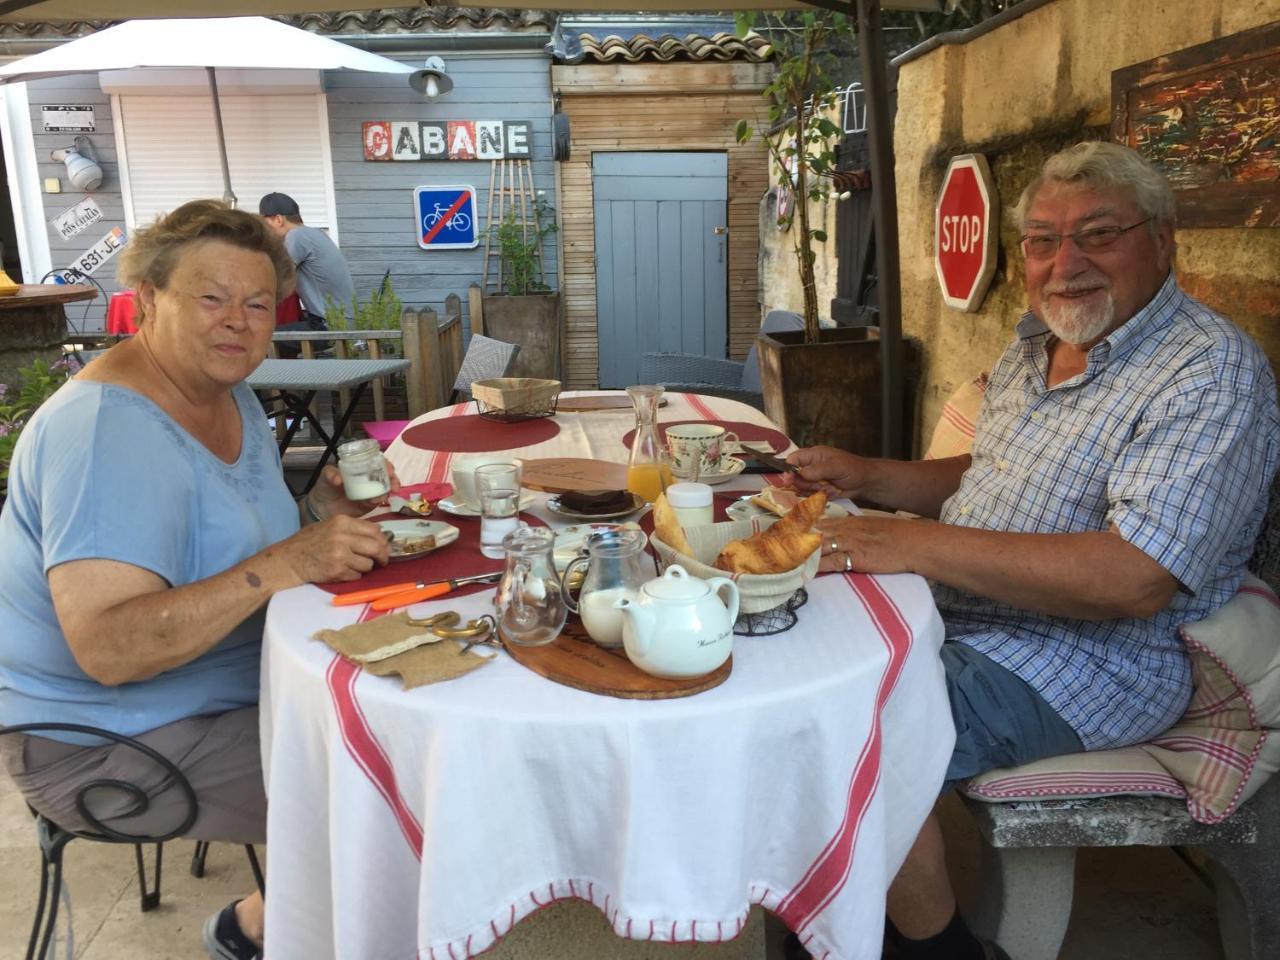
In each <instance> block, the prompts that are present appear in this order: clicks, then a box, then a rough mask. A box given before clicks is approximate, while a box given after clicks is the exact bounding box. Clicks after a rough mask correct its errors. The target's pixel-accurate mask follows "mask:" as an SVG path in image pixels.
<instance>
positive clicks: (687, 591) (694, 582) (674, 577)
mask: <svg viewBox="0 0 1280 960" xmlns="http://www.w3.org/2000/svg"><path fill="white" fill-rule="evenodd" d="M641 589H642V590H643V591H644V592H645V593H647V594H648V595H649V596H651V597H653V598H654V599H655V600H697V599H698V598H699V597H705V596H706V595H707V594H708V593H709V592H710V591H711V587H710V586H708V584H707V581H705V580H701V579H699V578H698V577H695V576H693V575H692V574H690V573H689V571H687V570H686V569H685V568H684V567H682V566H680V564H678V563H673V564H672V565H671V566H669V567H667V572H666V573H664V574H663V575H662V576H660V577H658V578H657V579H655V580H650V581H649V582H648V583H646V584H645V585H644V586H643V587H641Z"/></svg>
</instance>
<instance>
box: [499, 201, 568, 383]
mask: <svg viewBox="0 0 1280 960" xmlns="http://www.w3.org/2000/svg"><path fill="white" fill-rule="evenodd" d="M553 214H554V211H553V210H552V209H551V207H549V206H548V205H547V202H546V200H545V199H543V197H542V195H541V194H538V196H537V197H536V198H535V199H534V210H533V221H532V222H528V221H522V220H520V219H518V218H517V217H516V214H515V211H513V210H512V211H508V212H507V214H506V216H505V217H503V218H502V220H501V221H499V222H498V223H495V224H492V225H491V226H490V227H489V231H490V240H491V242H492V243H493V244H494V245H495V246H496V248H497V254H498V263H499V270H500V273H499V277H500V289H501V292H500V293H487V294H485V296H484V305H483V312H484V332H485V334H487V335H488V336H491V337H494V338H495V339H498V340H505V341H506V342H507V343H518V344H520V354H519V356H517V357H516V362H515V364H514V365H513V366H512V368H511V376H513V377H543V378H546V379H555V378H556V376H557V373H558V371H559V367H560V295H559V294H558V293H555V292H554V291H552V290H551V288H550V287H548V286H547V285H546V284H545V283H544V282H543V280H542V258H541V256H540V255H539V251H540V250H541V248H542V242H543V240H545V239H546V238H547V237H548V236H550V235H551V234H553V233H555V232H556V224H555V218H554V216H553Z"/></svg>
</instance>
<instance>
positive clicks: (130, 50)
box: [0, 17, 414, 206]
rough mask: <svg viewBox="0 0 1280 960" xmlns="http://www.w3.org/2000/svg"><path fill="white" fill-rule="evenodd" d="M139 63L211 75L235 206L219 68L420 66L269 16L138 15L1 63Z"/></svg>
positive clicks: (92, 68)
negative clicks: (154, 17)
mask: <svg viewBox="0 0 1280 960" xmlns="http://www.w3.org/2000/svg"><path fill="white" fill-rule="evenodd" d="M139 67H157V68H168V69H175V68H192V67H196V68H203V69H204V70H206V71H207V73H208V77H209V94H210V96H211V97H212V98H213V119H214V124H215V126H216V128H217V134H218V152H219V160H220V161H221V163H222V186H223V194H222V198H223V200H225V201H226V202H227V203H229V204H231V205H232V206H234V205H235V203H236V195H235V193H234V192H233V191H232V189H231V171H230V169H229V167H228V165H227V144H226V138H225V136H224V134H223V130H222V107H221V104H220V103H219V101H218V78H217V68H219V67H223V68H228V67H232V68H249V69H259V70H260V69H290V70H359V71H363V72H365V73H400V74H405V75H408V74H411V73H413V71H414V68H413V67H411V66H407V65H405V64H402V63H397V62H396V61H394V60H390V59H388V58H387V57H380V56H378V55H377V54H375V53H369V52H367V51H365V50H359V49H357V48H356V47H353V46H351V45H349V44H346V43H340V42H338V41H337V40H330V39H328V38H327V37H320V36H317V35H315V34H314V33H308V32H307V31H306V30H299V29H298V28H296V27H291V26H289V25H287V24H284V23H278V22H276V21H275V20H268V19H267V18H266V17H218V18H207V19H198V20H131V21H129V22H128V23H122V24H120V25H118V26H115V27H108V28H107V29H106V30H100V31H98V32H97V33H92V34H90V35H89V36H87V37H81V38H80V39H79V40H73V41H71V42H70V43H65V44H63V45H61V46H59V47H55V48H53V49H52V50H46V51H44V52H43V53H37V54H35V55H33V56H30V57H24V58H23V59H21V60H15V61H14V62H13V63H10V64H7V65H5V66H4V67H0V83H20V82H22V81H25V80H42V79H45V78H48V77H63V76H67V75H69V74H76V73H98V72H100V71H103V70H132V69H135V68H139Z"/></svg>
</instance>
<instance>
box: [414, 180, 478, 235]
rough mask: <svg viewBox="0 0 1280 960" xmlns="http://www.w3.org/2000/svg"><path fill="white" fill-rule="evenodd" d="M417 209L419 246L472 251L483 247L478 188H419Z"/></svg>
mask: <svg viewBox="0 0 1280 960" xmlns="http://www.w3.org/2000/svg"><path fill="white" fill-rule="evenodd" d="M413 209H414V211H415V212H416V215H417V219H418V246H420V247H421V248H422V249H423V250H469V249H471V248H472V247H474V246H476V245H477V244H479V242H480V237H479V232H478V231H477V225H476V189H475V187H471V186H430V187H417V188H415V189H414V191H413Z"/></svg>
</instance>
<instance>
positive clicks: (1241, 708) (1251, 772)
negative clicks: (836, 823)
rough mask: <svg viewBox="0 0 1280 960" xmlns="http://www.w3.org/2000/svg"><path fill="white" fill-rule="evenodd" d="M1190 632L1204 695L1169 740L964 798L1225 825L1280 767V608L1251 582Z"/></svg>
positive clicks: (1063, 765)
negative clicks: (1173, 802)
mask: <svg viewBox="0 0 1280 960" xmlns="http://www.w3.org/2000/svg"><path fill="white" fill-rule="evenodd" d="M1181 632H1182V639H1183V642H1184V643H1185V644H1186V646H1187V649H1188V651H1190V653H1191V664H1192V673H1193V677H1194V682H1195V692H1194V693H1193V695H1192V698H1191V705H1190V707H1189V708H1188V709H1187V712H1186V713H1185V714H1184V715H1183V717H1182V719H1181V720H1179V721H1178V722H1177V723H1176V724H1174V725H1173V727H1171V728H1170V729H1169V730H1166V731H1165V732H1164V733H1163V734H1161V735H1160V736H1158V737H1155V738H1154V739H1152V740H1151V741H1149V742H1147V743H1143V744H1138V745H1135V746H1131V747H1121V748H1119V749H1115V750H1097V751H1093V752H1090V753H1077V754H1071V755H1069V756H1065V757H1051V758H1049V759H1047V760H1039V761H1036V762H1035V763H1029V764H1026V765H1024V766H1021V767H1015V768H1010V769H1003V770H992V771H990V772H988V773H985V774H982V775H981V776H979V777H975V778H974V779H973V780H971V781H970V782H969V784H968V786H967V787H966V788H965V793H967V794H968V795H969V796H971V797H974V798H976V799H978V800H989V801H1004V800H1049V799H1067V798H1073V797H1074V798H1084V797H1102V796H1112V795H1116V794H1141V795H1146V796H1165V797H1184V798H1185V799H1186V801H1187V811H1188V813H1190V815H1191V816H1192V818H1193V819H1195V820H1198V821H1200V822H1201V823H1216V822H1217V821H1219V820H1222V819H1224V818H1225V817H1226V816H1228V815H1229V814H1230V813H1231V811H1233V810H1234V809H1235V808H1236V807H1237V806H1238V805H1239V804H1241V803H1242V802H1244V801H1245V800H1247V799H1248V798H1249V797H1250V796H1252V794H1253V793H1254V791H1256V790H1257V788H1258V787H1260V786H1261V785H1262V784H1263V783H1264V782H1265V781H1266V779H1267V778H1268V777H1269V776H1270V775H1271V774H1272V773H1274V772H1275V771H1276V769H1277V767H1280V601H1278V600H1277V599H1276V595H1275V594H1274V593H1273V592H1272V591H1271V589H1270V588H1269V587H1268V586H1267V585H1266V584H1265V583H1263V582H1262V581H1261V580H1258V579H1257V578H1255V577H1252V576H1247V577H1246V578H1245V582H1244V583H1243V584H1242V585H1241V587H1240V591H1239V592H1238V593H1237V594H1236V596H1235V597H1233V598H1232V599H1231V600H1230V601H1229V602H1228V603H1227V604H1226V605H1225V606H1223V607H1222V608H1221V609H1220V610H1218V611H1216V612H1215V613H1213V614H1212V615H1211V616H1209V617H1208V618H1206V619H1205V620H1202V621H1200V622H1199V623H1194V624H1189V625H1186V626H1184V627H1183V628H1182V631H1181ZM1272 731H1276V732H1275V733H1272Z"/></svg>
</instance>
